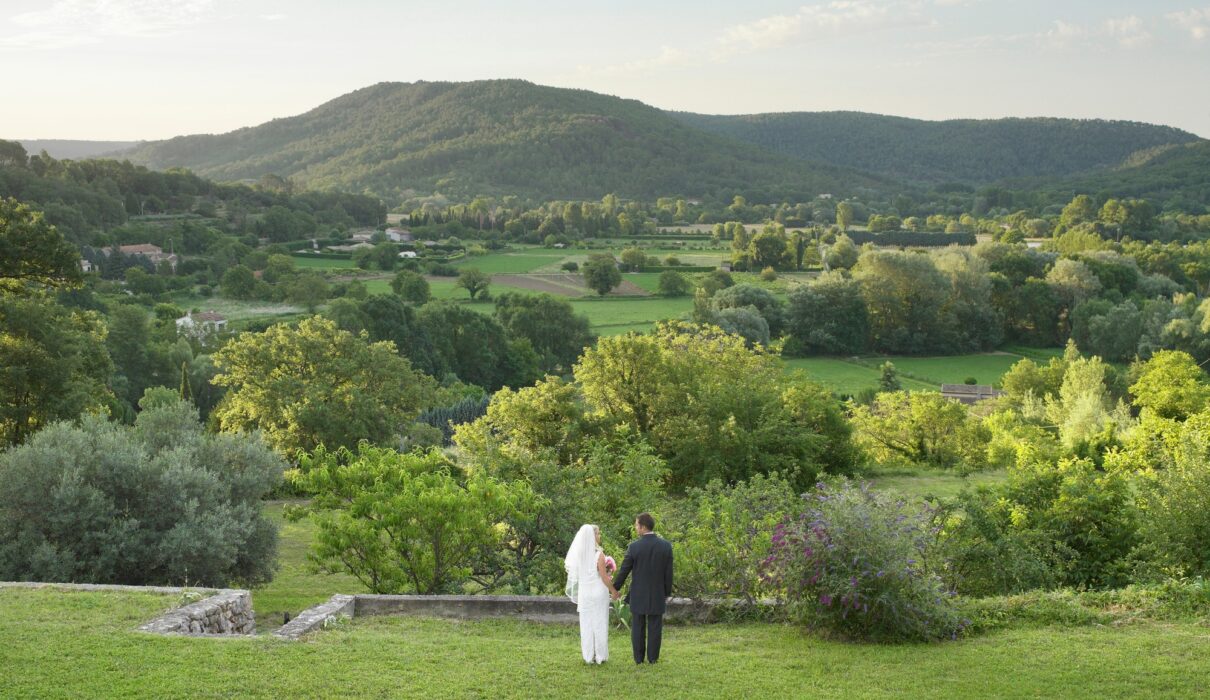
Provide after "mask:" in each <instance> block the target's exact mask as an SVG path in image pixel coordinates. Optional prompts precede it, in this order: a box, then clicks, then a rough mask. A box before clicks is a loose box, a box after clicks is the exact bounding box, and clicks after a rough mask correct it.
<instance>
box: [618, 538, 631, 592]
mask: <svg viewBox="0 0 1210 700" xmlns="http://www.w3.org/2000/svg"><path fill="white" fill-rule="evenodd" d="M633 548H634V545H633V544H632V545H630V546H629V547H627V548H626V557H625V558H624V559H622V565H621V566H619V567H618V573H617V575H616V576H614V577H613V587H614V590H618V591H620V590H622V584H624V583H626V577H627V576H629V575H630V571H631V569H633V568H634V554H632V553H631V552H630V550H631V549H633Z"/></svg>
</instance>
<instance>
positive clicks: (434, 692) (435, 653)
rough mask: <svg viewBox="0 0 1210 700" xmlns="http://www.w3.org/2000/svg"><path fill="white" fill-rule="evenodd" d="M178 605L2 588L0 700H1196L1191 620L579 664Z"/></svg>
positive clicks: (758, 640) (1203, 685)
mask: <svg viewBox="0 0 1210 700" xmlns="http://www.w3.org/2000/svg"><path fill="white" fill-rule="evenodd" d="M174 603H175V600H173V599H172V598H171V597H165V596H154V595H147V594H134V593H80V592H65V591H53V590H5V591H2V592H0V688H3V691H0V695H3V696H4V697H5V698H39V699H41V698H109V697H131V698H165V697H173V698H175V697H240V698H244V697H249V698H282V697H291V698H293V697H300V698H330V697H404V698H436V697H492V698H583V697H592V696H600V695H603V694H604V695H607V696H609V697H640V696H641V697H691V698H734V697H749V698H814V697H819V698H831V697H845V698H913V699H914V698H921V697H929V698H934V697H936V698H984V697H997V698H998V697H1053V698H1182V699H1183V698H1193V697H1199V696H1204V695H1205V693H1207V692H1208V691H1210V664H1207V663H1206V659H1207V658H1210V635H1207V634H1206V628H1205V627H1203V626H1199V625H1197V624H1194V623H1192V622H1170V623H1165V624H1157V623H1145V622H1139V623H1134V624H1127V625H1124V626H1120V627H1119V626H1091V625H1086V626H1079V627H1069V628H1061V627H1046V626H1041V627H1037V626H1035V627H1025V628H1013V629H1008V630H1004V631H996V632H991V633H988V634H984V635H980V636H976V637H972V638H969V639H965V640H960V641H956V642H946V643H939V644H916V645H900V646H890V645H873V644H846V643H840V642H832V641H826V640H822V639H819V638H817V637H813V636H810V635H807V634H804V633H803V632H801V631H799V630H798V629H796V628H793V627H788V626H781V625H771V624H746V625H701V626H669V627H667V628H666V629H665V633H664V651H663V654H662V657H661V660H660V663H659V664H658V665H656V666H649V667H638V668H636V667H635V666H634V665H633V664H632V663H629V662H628V661H627V659H628V656H629V640H628V638H627V636H626V635H625V634H624V633H622V632H614V633H613V634H611V637H610V658H611V661H610V662H609V663H608V664H606V665H604V666H601V667H590V666H586V665H585V664H583V662H581V661H580V659H579V641H578V632H577V631H576V628H575V627H574V626H572V625H543V624H533V623H524V622H519V621H511V620H497V621H482V622H452V621H442V620H426V619H415V618H403V617H384V618H363V619H359V620H355V621H353V622H351V623H347V624H343V625H339V626H337V627H335V628H333V629H329V630H327V631H324V632H321V633H317V634H315V635H312V636H310V637H309V638H308V639H307V640H305V641H303V642H298V643H290V642H280V641H275V640H271V639H264V638H261V639H223V640H220V639H198V638H185V637H156V636H152V635H147V634H142V633H139V632H135V631H134V628H135V627H137V626H138V625H139V624H141V623H143V622H145V621H147V620H148V619H151V618H152V617H154V616H155V615H157V614H159V613H160V612H161V611H163V610H164V609H166V608H168V607H170V606H172V605H173V604H174Z"/></svg>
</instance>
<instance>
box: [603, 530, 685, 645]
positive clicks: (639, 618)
mask: <svg viewBox="0 0 1210 700" xmlns="http://www.w3.org/2000/svg"><path fill="white" fill-rule="evenodd" d="M631 572H633V578H632V579H631V581H630V591H629V592H627V593H626V602H627V604H629V605H630V613H631V620H630V645H631V647H632V648H633V649H634V661H635V663H639V664H641V663H643V657H644V656H646V658H647V660H648V661H650V662H652V663H654V662H656V661H658V660H659V658H660V641H661V638H662V634H663V630H664V611H665V610H666V609H667V599H668V597H669V596H671V595H672V543H671V542H669V541H668V540H666V539H664V538H662V537H660V536H659V535H656V534H654V533H648V534H646V535H643V536H642V537H640V538H638V539H637V540H635V541H634V542H631V543H630V546H629V547H627V548H626V558H625V559H623V560H622V566H621V567H620V568H619V569H618V575H617V577H615V578H614V580H613V587H614V588H616V589H618V590H621V589H622V584H624V583H626V577H627V576H630V575H631Z"/></svg>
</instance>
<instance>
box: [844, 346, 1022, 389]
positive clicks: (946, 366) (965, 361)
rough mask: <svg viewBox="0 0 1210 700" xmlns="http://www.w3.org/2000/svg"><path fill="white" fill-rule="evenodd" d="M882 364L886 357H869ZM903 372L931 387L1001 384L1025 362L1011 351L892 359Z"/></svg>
mask: <svg viewBox="0 0 1210 700" xmlns="http://www.w3.org/2000/svg"><path fill="white" fill-rule="evenodd" d="M866 359H867V361H873V362H879V363H881V362H882V361H884V358H866ZM885 359H889V360H890V361H891V362H893V363H895V367H897V368H898V369H899V371H900V372H905V373H911V374H912V375H913V376H914V377H915V378H917V379H920V380H922V381H926V382H928V383H930V384H934V385H935V384H961V383H963V382H964V381H965V380H966V378H967V377H974V378H975V380H976V383H977V384H998V383H999V382H1000V377H1001V376H1003V374H1004V373H1005V372H1007V371H1008V370H1009V368H1011V367H1012V366H1013V365H1014V364H1016V363H1017V362H1018V361H1019V360H1021V359H1022V357H1021V356H1020V355H1014V354H1010V353H1007V352H999V353H982V354H973V355H956V356H953V357H891V358H885Z"/></svg>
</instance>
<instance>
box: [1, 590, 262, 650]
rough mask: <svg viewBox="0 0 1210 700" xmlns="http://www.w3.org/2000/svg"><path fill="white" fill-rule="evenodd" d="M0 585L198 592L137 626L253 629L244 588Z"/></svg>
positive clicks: (224, 632)
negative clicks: (196, 597) (195, 597)
mask: <svg viewBox="0 0 1210 700" xmlns="http://www.w3.org/2000/svg"><path fill="white" fill-rule="evenodd" d="M0 588H57V589H63V590H69V591H81V592H105V591H114V592H121V593H162V594H166V595H176V596H180V595H184V594H186V593H197V594H202V595H205V596H206V597H205V598H203V599H201V600H199V601H196V602H193V603H190V604H188V605H185V606H182V607H179V608H175V609H173V610H169V611H168V612H166V613H164V614H163V615H160V616H159V617H157V618H155V619H154V620H152V621H151V622H148V623H147V624H145V625H142V626H140V627H139V630H140V631H142V632H150V633H152V634H175V635H189V636H197V637H202V636H205V637H235V636H246V635H251V634H254V633H255V632H256V614H255V613H254V612H253V611H252V594H251V593H250V592H248V591H244V590H237V589H217V588H179V587H173V586H120V585H109V584H95V583H40V582H25V581H11V582H8V581H0Z"/></svg>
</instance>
